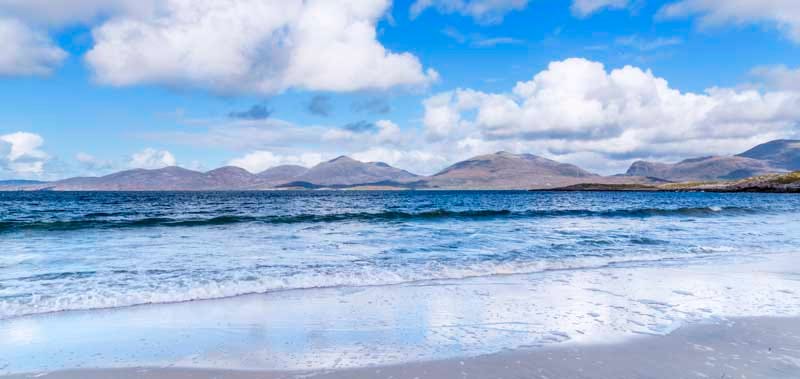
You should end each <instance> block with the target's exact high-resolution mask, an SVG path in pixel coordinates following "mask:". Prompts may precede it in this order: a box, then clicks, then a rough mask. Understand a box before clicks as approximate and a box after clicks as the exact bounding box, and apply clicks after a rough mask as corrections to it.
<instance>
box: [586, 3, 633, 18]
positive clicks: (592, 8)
mask: <svg viewBox="0 0 800 379" xmlns="http://www.w3.org/2000/svg"><path fill="white" fill-rule="evenodd" d="M629 2H630V1H629V0H574V1H573V2H572V8H571V9H572V13H573V14H575V15H576V16H578V17H587V16H589V15H591V14H592V13H595V12H597V11H599V10H601V9H603V8H612V9H620V8H625V7H627V6H628V3H629Z"/></svg>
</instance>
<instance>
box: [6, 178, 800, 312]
mask: <svg viewBox="0 0 800 379" xmlns="http://www.w3.org/2000/svg"><path fill="white" fill-rule="evenodd" d="M796 246H800V197H798V196H793V195H775V194H711V193H605V192H596V193H549V192H248V193H48V192H41V193H0V318H2V319H9V318H18V317H20V316H24V315H32V314H40V313H49V312H58V311H67V310H82V309H96V308H117V307H127V306H131V305H138V304H151V303H174V302H183V301H190V300H200V299H214V298H223V297H235V296H239V295H245V294H252V293H265V292H271V291H282V290H290V289H302V288H339V287H350V288H352V287H356V288H357V287H362V286H375V285H394V284H402V283H412V282H419V281H426V280H457V279H464V278H473V277H476V278H482V277H493V276H498V275H507V274H530V273H537V272H549V271H553V270H575V271H580V270H592V269H596V268H604V267H644V268H650V267H662V266H663V267H669V266H674V265H683V264H689V263H706V262H711V263H713V262H715V261H719V260H725V259H728V258H730V257H735V256H739V255H749V256H752V255H762V254H763V255H766V254H772V253H787V252H788V253H791V252H794V250H796Z"/></svg>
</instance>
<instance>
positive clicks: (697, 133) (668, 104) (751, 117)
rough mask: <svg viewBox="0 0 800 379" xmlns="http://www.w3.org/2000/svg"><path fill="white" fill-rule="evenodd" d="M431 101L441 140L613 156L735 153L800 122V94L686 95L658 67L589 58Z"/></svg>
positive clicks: (432, 130)
mask: <svg viewBox="0 0 800 379" xmlns="http://www.w3.org/2000/svg"><path fill="white" fill-rule="evenodd" d="M424 104H425V116H424V119H423V120H424V124H425V127H426V133H427V134H428V136H429V138H430V139H431V140H433V141H441V142H442V143H444V142H449V143H450V144H458V143H466V142H467V141H470V142H469V143H470V144H471V145H477V146H480V145H484V146H485V147H489V146H490V147H492V148H497V147H501V146H511V148H512V150H514V149H532V150H531V151H533V152H535V153H539V154H545V155H547V154H550V155H554V156H570V155H574V154H577V153H585V154H596V155H600V156H604V157H606V160H620V159H623V160H624V159H632V158H647V157H653V156H655V157H664V156H687V155H688V156H692V155H708V154H713V153H731V152H736V151H737V150H740V149H743V148H746V147H749V146H750V145H752V144H754V143H757V142H763V141H765V140H768V139H771V138H775V137H778V136H785V135H790V134H792V133H796V132H797V130H796V129H797V125H798V120H800V93H798V92H787V91H783V92H766V93H764V92H759V91H756V90H742V91H737V90H733V89H727V88H711V89H708V90H706V91H705V93H682V92H680V91H679V90H676V89H674V88H671V87H670V86H669V84H668V83H667V81H666V80H664V79H662V78H659V77H656V76H655V75H653V73H652V72H650V71H645V70H642V69H639V68H636V67H632V66H625V67H623V68H620V69H615V70H611V71H607V70H606V69H605V67H604V66H603V65H602V64H600V63H597V62H592V61H588V60H585V59H568V60H565V61H560V62H553V63H551V64H550V65H549V66H548V68H547V69H546V70H544V71H542V72H540V73H538V74H537V75H536V76H535V77H534V78H533V79H532V80H530V81H527V82H519V83H517V85H516V86H515V87H514V88H513V89H512V91H511V92H510V93H484V92H479V91H474V90H470V89H459V90H456V91H451V92H445V93H441V94H437V95H434V96H431V97H430V98H428V99H427V100H426V101H425V103H424ZM598 163H600V162H598ZM603 163H608V162H603Z"/></svg>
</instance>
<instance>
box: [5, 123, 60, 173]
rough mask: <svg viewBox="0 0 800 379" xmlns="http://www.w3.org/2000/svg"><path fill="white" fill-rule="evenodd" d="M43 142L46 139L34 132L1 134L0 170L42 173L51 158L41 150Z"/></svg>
mask: <svg viewBox="0 0 800 379" xmlns="http://www.w3.org/2000/svg"><path fill="white" fill-rule="evenodd" d="M43 144H44V139H43V138H42V137H41V136H39V135H38V134H34V133H27V132H16V133H10V134H4V135H0V170H4V171H10V172H11V173H13V174H18V175H23V176H27V175H31V174H36V175H38V174H42V173H43V171H44V164H45V163H46V162H47V160H48V159H49V158H50V157H49V155H47V153H45V152H44V151H42V150H40V148H41V146H42V145H43Z"/></svg>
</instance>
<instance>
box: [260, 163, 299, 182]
mask: <svg viewBox="0 0 800 379" xmlns="http://www.w3.org/2000/svg"><path fill="white" fill-rule="evenodd" d="M306 172H308V168H306V167H303V166H296V165H283V166H276V167H272V168H269V169H266V170H264V171H261V172H259V173H258V174H256V176H257V177H258V179H259V181H261V182H262V183H267V184H282V183H288V182H291V181H293V180H295V178H297V177H298V176H300V175H303V174H305V173H306Z"/></svg>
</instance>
